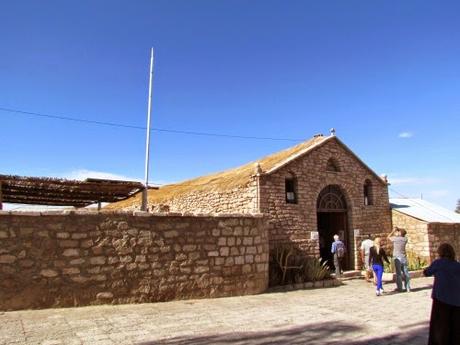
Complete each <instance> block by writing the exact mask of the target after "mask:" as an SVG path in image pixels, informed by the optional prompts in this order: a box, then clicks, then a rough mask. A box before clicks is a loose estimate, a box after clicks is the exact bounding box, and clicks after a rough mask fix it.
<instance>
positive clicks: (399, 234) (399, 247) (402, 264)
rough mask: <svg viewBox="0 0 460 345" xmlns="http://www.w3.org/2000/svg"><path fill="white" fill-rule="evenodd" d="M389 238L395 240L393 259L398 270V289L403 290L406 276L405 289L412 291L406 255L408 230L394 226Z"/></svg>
mask: <svg viewBox="0 0 460 345" xmlns="http://www.w3.org/2000/svg"><path fill="white" fill-rule="evenodd" d="M388 239H389V240H390V241H391V242H393V260H394V264H395V270H396V289H397V290H398V291H403V286H402V285H403V284H402V281H403V279H402V278H404V289H405V290H406V291H407V292H410V274H409V267H408V262H407V256H406V245H407V237H406V230H404V229H400V228H397V227H395V228H393V231H391V233H390V234H389V235H388Z"/></svg>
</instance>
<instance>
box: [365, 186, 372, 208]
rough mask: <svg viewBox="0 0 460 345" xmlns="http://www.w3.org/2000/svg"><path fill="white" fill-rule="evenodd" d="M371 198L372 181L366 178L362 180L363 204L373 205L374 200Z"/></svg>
mask: <svg viewBox="0 0 460 345" xmlns="http://www.w3.org/2000/svg"><path fill="white" fill-rule="evenodd" d="M372 199H373V198H372V182H371V181H370V180H366V182H364V205H366V206H369V205H373V204H374V201H373V200H372Z"/></svg>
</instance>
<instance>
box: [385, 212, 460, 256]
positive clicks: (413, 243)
mask: <svg viewBox="0 0 460 345" xmlns="http://www.w3.org/2000/svg"><path fill="white" fill-rule="evenodd" d="M392 215H393V224H394V226H397V227H400V228H403V229H405V230H406V231H407V236H408V243H407V249H408V250H412V251H413V252H415V253H416V254H417V255H419V256H420V257H422V258H423V259H424V260H426V261H427V262H428V263H430V262H432V261H433V260H435V259H436V258H437V256H438V254H437V250H438V247H439V245H440V244H441V243H449V244H451V245H452V246H453V247H454V249H455V252H456V253H457V257H460V224H458V223H453V224H452V223H427V222H424V221H421V220H418V219H416V218H414V217H410V216H408V215H405V214H403V213H400V212H398V211H396V210H393V211H392Z"/></svg>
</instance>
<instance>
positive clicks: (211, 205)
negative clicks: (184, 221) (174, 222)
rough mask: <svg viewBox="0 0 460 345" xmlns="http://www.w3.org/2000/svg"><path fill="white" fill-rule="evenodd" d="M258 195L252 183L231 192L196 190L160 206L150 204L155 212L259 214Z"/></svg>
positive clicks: (150, 207) (253, 182)
mask: <svg viewBox="0 0 460 345" xmlns="http://www.w3.org/2000/svg"><path fill="white" fill-rule="evenodd" d="M256 195H257V189H256V185H255V181H251V182H249V184H248V185H247V186H243V187H239V188H234V189H232V190H229V191H219V192H218V191H208V190H206V191H201V190H196V191H193V192H191V193H188V194H185V195H181V196H180V197H176V198H172V199H170V200H166V201H164V202H162V203H161V204H160V205H155V204H150V205H149V209H150V210H152V211H154V212H155V211H162V210H165V209H166V210H169V211H171V212H193V213H255V212H258V211H257V203H256Z"/></svg>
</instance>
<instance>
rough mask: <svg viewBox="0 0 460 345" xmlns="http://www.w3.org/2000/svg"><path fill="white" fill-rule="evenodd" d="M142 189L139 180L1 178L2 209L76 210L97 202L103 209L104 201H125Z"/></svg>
mask: <svg viewBox="0 0 460 345" xmlns="http://www.w3.org/2000/svg"><path fill="white" fill-rule="evenodd" d="M153 188H154V187H153ZM143 189H144V185H143V184H142V183H141V182H136V181H121V180H106V179H96V178H88V179H86V180H84V181H80V180H67V179H59V178H50V177H28V176H16V175H0V210H1V209H2V203H17V204H34V205H53V206H74V207H85V206H88V205H91V204H94V203H97V204H98V207H100V204H101V203H102V202H116V201H120V200H124V199H127V198H129V197H130V196H132V195H133V194H136V193H138V192H139V191H141V190H143Z"/></svg>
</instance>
